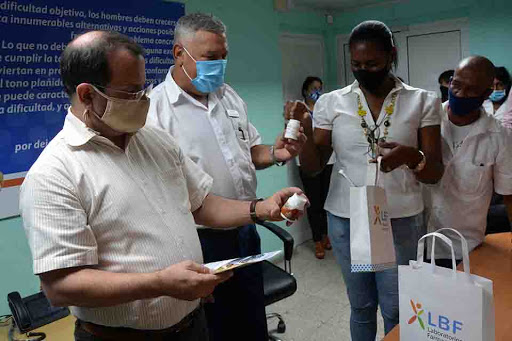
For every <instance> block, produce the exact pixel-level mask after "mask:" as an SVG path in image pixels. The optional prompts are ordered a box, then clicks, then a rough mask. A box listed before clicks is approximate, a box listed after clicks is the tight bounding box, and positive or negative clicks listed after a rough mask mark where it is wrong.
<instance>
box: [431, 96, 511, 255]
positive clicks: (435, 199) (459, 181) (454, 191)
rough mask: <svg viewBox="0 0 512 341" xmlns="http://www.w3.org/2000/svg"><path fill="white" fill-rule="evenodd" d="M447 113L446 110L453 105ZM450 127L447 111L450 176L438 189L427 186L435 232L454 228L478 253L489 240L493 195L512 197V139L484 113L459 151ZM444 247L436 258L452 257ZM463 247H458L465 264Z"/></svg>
mask: <svg viewBox="0 0 512 341" xmlns="http://www.w3.org/2000/svg"><path fill="white" fill-rule="evenodd" d="M443 107H444V108H445V109H446V107H447V103H445V104H444V105H443ZM449 124H450V122H449V119H448V114H447V112H446V111H445V112H443V117H442V122H441V135H442V148H443V163H444V165H445V171H444V175H443V178H442V179H441V181H439V183H438V184H436V185H429V186H427V189H428V190H429V191H430V197H431V198H430V200H431V202H430V203H429V207H431V208H430V211H431V212H430V219H429V230H431V231H433V230H437V229H439V228H444V227H447V228H454V229H456V230H458V231H459V232H461V233H462V234H463V235H464V237H465V238H466V239H467V241H468V245H469V248H470V250H472V249H474V248H475V247H476V246H478V245H479V244H481V243H482V242H483V240H484V237H485V229H486V225H487V221H486V218H487V212H488V210H489V204H490V202H491V197H492V194H493V191H496V192H497V193H498V194H502V195H511V194H512V148H511V146H512V139H511V135H510V131H508V130H507V129H506V128H504V127H502V126H501V124H500V122H499V121H498V120H497V119H495V118H494V117H493V116H492V115H490V114H489V113H486V112H485V110H483V109H482V110H481V115H480V118H479V119H478V120H477V121H475V122H474V123H473V124H472V128H471V130H470V131H469V133H468V135H467V136H466V138H465V139H464V141H463V143H462V145H461V146H460V147H459V148H458V149H457V150H455V149H454V147H453V137H452V135H451V131H450V128H449ZM455 239H456V238H455ZM439 244H440V245H439V246H438V245H436V256H437V257H442V258H449V257H451V256H450V253H449V251H448V249H447V248H446V247H444V245H442V244H443V243H439ZM459 245H460V243H459V242H458V241H455V242H454V248H455V251H456V256H457V257H458V258H459V259H460V258H461V251H460V246H459Z"/></svg>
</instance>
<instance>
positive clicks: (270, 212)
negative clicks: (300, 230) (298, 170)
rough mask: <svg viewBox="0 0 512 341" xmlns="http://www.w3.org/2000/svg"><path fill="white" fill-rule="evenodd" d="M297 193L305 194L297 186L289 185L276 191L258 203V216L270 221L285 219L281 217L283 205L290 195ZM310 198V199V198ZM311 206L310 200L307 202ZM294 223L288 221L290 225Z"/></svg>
mask: <svg viewBox="0 0 512 341" xmlns="http://www.w3.org/2000/svg"><path fill="white" fill-rule="evenodd" d="M295 193H297V194H301V195H304V196H305V194H304V193H303V191H302V190H301V189H300V188H297V187H288V188H284V189H282V190H280V191H279V192H276V193H274V195H272V196H271V197H269V198H267V199H265V200H263V201H262V202H259V203H257V204H256V216H258V218H260V219H262V220H270V221H281V220H284V219H283V217H281V207H283V205H284V204H285V203H286V200H288V198H289V197H291V196H292V195H294V194H295ZM308 200H309V199H308ZM306 206H309V201H308V203H307V204H306ZM291 224H292V223H290V222H286V225H287V226H290V225H291Z"/></svg>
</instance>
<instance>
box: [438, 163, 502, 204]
mask: <svg viewBox="0 0 512 341" xmlns="http://www.w3.org/2000/svg"><path fill="white" fill-rule="evenodd" d="M491 172H492V164H489V163H485V162H476V163H472V162H466V163H464V164H458V165H453V166H452V167H450V179H449V180H450V181H449V183H446V182H445V183H444V184H443V185H444V186H452V187H453V190H454V191H456V192H457V193H459V194H463V195H465V196H480V195H482V194H483V192H484V191H485V187H486V186H485V185H486V179H489V174H490V173H491ZM459 197H460V198H461V199H464V196H459Z"/></svg>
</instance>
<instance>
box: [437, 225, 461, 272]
mask: <svg viewBox="0 0 512 341" xmlns="http://www.w3.org/2000/svg"><path fill="white" fill-rule="evenodd" d="M441 231H452V232H454V233H455V234H457V235H459V237H460V241H461V244H462V265H463V266H464V272H465V273H466V274H467V275H469V274H470V271H469V269H470V265H469V249H468V242H467V241H466V238H464V236H463V235H462V234H461V233H460V232H459V231H457V230H455V229H451V228H448V227H445V228H442V229H439V230H437V231H435V232H437V233H439V232H441ZM435 246H436V239H435V238H434V239H433V240H432V250H431V251H430V252H431V253H430V260H431V263H433V262H434V259H435Z"/></svg>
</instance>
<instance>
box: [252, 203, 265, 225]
mask: <svg viewBox="0 0 512 341" xmlns="http://www.w3.org/2000/svg"><path fill="white" fill-rule="evenodd" d="M260 201H263V199H262V198H259V199H254V200H253V201H251V205H250V206H249V214H250V215H251V220H252V221H253V222H255V223H256V224H261V223H263V221H264V220H261V219H260V218H258V216H257V215H256V204H257V203H258V202H260Z"/></svg>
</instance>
